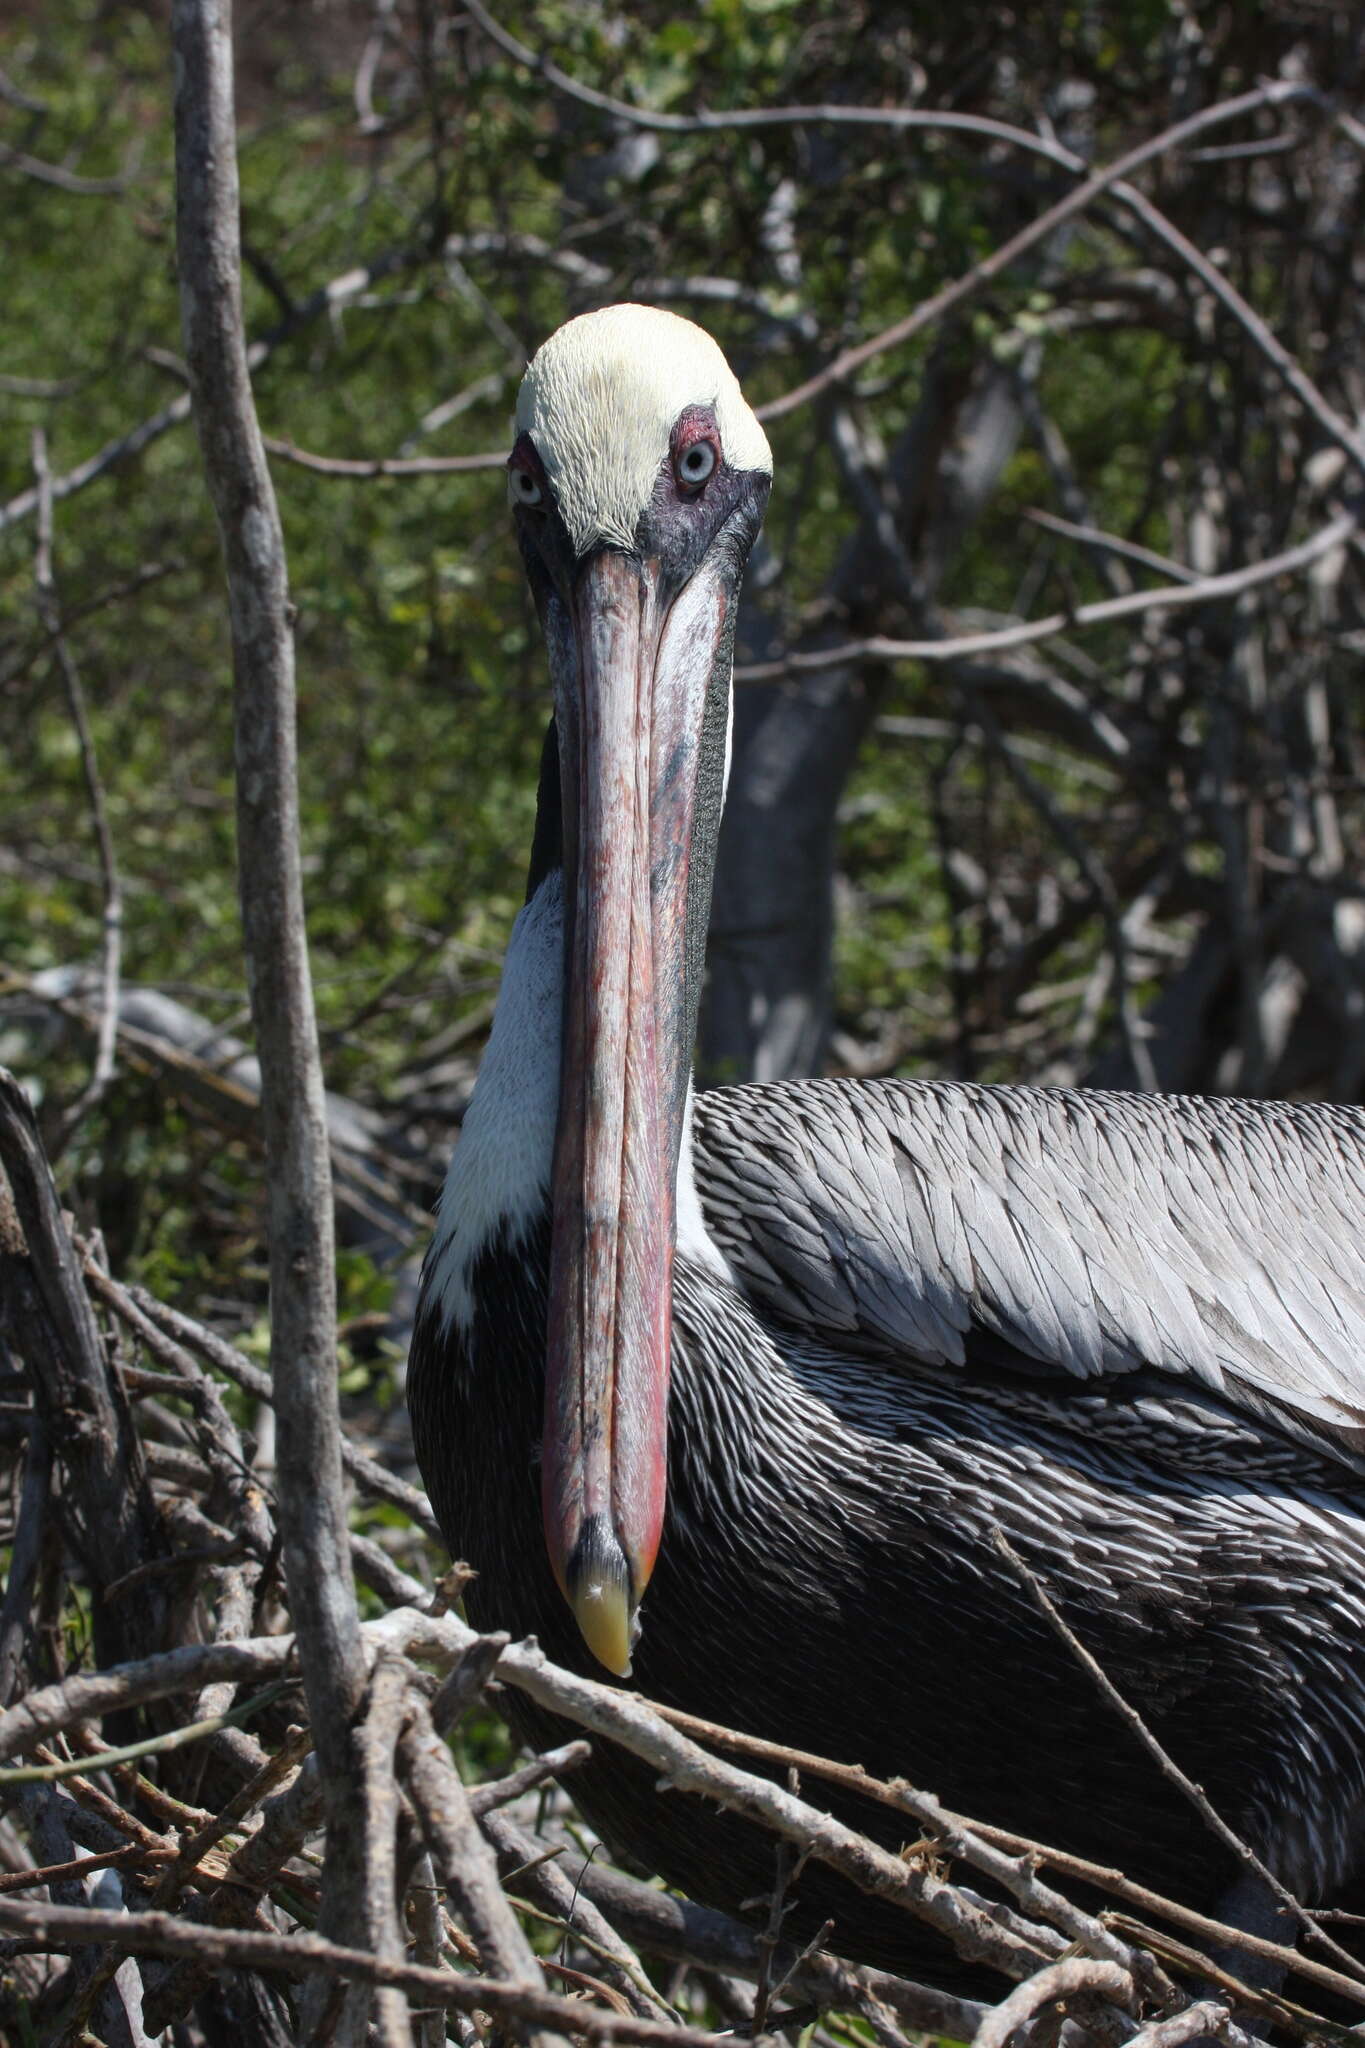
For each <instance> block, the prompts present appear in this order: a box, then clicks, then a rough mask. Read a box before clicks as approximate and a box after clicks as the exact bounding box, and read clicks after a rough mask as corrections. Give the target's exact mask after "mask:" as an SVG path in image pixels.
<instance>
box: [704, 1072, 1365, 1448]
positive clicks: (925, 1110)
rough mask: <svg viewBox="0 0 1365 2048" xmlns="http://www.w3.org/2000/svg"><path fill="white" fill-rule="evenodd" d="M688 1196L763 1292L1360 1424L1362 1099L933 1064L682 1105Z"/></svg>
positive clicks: (1078, 1366)
mask: <svg viewBox="0 0 1365 2048" xmlns="http://www.w3.org/2000/svg"><path fill="white" fill-rule="evenodd" d="M695 1135H696V1147H697V1151H696V1168H697V1178H698V1186H699V1191H700V1194H701V1198H702V1204H703V1207H704V1209H705V1212H706V1215H707V1219H708V1222H709V1223H710V1225H711V1228H712V1231H713V1233H714V1235H715V1238H716V1241H717V1244H718V1245H719V1247H720V1249H721V1251H722V1252H723V1253H724V1254H725V1256H726V1257H727V1259H728V1260H729V1262H730V1265H731V1268H732V1270H733V1271H734V1273H735V1275H736V1278H737V1279H738V1281H739V1282H740V1284H741V1285H742V1286H743V1287H744V1288H745V1289H746V1291H748V1292H749V1293H750V1294H751V1295H752V1296H753V1298H754V1299H755V1300H756V1301H757V1302H758V1303H759V1304H760V1305H761V1306H763V1307H766V1308H767V1309H769V1310H770V1311H771V1312H773V1313H774V1314H776V1315H778V1316H780V1317H781V1318H782V1319H783V1321H785V1322H786V1323H788V1324H789V1325H791V1326H793V1327H794V1328H796V1329H798V1330H800V1329H804V1330H805V1331H807V1332H808V1334H809V1335H810V1336H811V1337H812V1338H813V1339H816V1340H818V1341H822V1342H827V1343H828V1342H835V1343H837V1342H838V1341H839V1340H840V1339H841V1338H844V1339H847V1338H849V1337H854V1338H856V1340H857V1342H858V1343H859V1344H860V1345H861V1346H862V1347H863V1348H864V1349H869V1348H870V1349H873V1350H875V1351H876V1352H877V1353H878V1354H879V1355H890V1356H892V1357H897V1358H903V1359H904V1360H905V1362H906V1363H907V1364H912V1363H914V1362H915V1361H919V1362H922V1363H924V1364H929V1365H961V1364H962V1363H963V1361H964V1357H965V1349H964V1346H965V1343H966V1340H967V1337H968V1333H969V1331H971V1330H972V1329H973V1328H977V1329H983V1330H986V1331H988V1332H990V1333H992V1334H993V1335H994V1336H996V1337H998V1338H1000V1339H1002V1340H1004V1343H1005V1345H1006V1346H1007V1347H1009V1350H1010V1352H1012V1353H1016V1354H1018V1355H1019V1362H1020V1363H1021V1364H1027V1362H1028V1361H1036V1363H1037V1365H1038V1366H1039V1367H1041V1368H1043V1369H1046V1370H1048V1371H1057V1370H1061V1371H1065V1372H1067V1373H1071V1374H1074V1375H1076V1376H1077V1377H1078V1378H1081V1379H1093V1378H1094V1377H1096V1376H1097V1375H1103V1374H1116V1373H1125V1372H1132V1371H1135V1370H1137V1369H1139V1368H1141V1367H1155V1368H1157V1369H1158V1370H1161V1371H1165V1372H1169V1373H1172V1374H1177V1375H1183V1376H1186V1377H1189V1378H1192V1379H1194V1380H1197V1381H1199V1382H1201V1383H1202V1384H1203V1385H1204V1386H1206V1387H1209V1388H1211V1389H1213V1390H1215V1391H1217V1392H1220V1393H1224V1394H1227V1395H1229V1396H1230V1397H1232V1398H1234V1399H1237V1400H1240V1401H1241V1402H1243V1403H1244V1404H1246V1405H1249V1406H1251V1407H1254V1408H1257V1409H1261V1410H1270V1411H1274V1412H1276V1413H1279V1414H1280V1415H1281V1416H1282V1418H1283V1419H1284V1420H1285V1421H1287V1422H1288V1423H1289V1424H1290V1425H1291V1426H1293V1424H1294V1422H1295V1420H1296V1418H1297V1419H1298V1420H1299V1421H1300V1422H1302V1423H1303V1424H1304V1425H1306V1426H1308V1427H1310V1428H1312V1429H1314V1430H1315V1431H1322V1430H1325V1431H1326V1432H1327V1433H1329V1434H1330V1435H1332V1436H1335V1437H1341V1438H1347V1439H1350V1440H1351V1441H1352V1442H1353V1443H1358V1442H1365V1436H1363V1435H1361V1434H1360V1433H1361V1432H1365V1253H1362V1250H1361V1235H1362V1225H1363V1224H1365V1112H1361V1111H1359V1110H1355V1109H1349V1108H1336V1107H1332V1106H1329V1105H1325V1104H1318V1103H1308V1104H1302V1103H1293V1104H1290V1103H1268V1102H1235V1101H1231V1100H1227V1099H1224V1098H1218V1099H1210V1100H1197V1099H1192V1098H1182V1097H1175V1096H1155V1095H1105V1094H1099V1093H1095V1094H1087V1093H1083V1092H1079V1091H1073V1090H1062V1089H1057V1090H1050V1089H1029V1088H976V1087H968V1086H955V1085H952V1084H949V1083H940V1082H883V1083H872V1084H868V1083H862V1084H859V1083H851V1082H838V1081H809V1082H797V1083H793V1084H788V1085H786V1086H783V1087H777V1088H736V1089H722V1090H718V1091H716V1092H715V1093H713V1094H709V1095H702V1096H699V1097H698V1098H697V1102H696V1132H695Z"/></svg>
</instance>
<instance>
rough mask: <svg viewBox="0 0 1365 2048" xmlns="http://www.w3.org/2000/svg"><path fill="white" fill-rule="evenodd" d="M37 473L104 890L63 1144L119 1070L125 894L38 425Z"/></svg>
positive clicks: (51, 591)
mask: <svg viewBox="0 0 1365 2048" xmlns="http://www.w3.org/2000/svg"><path fill="white" fill-rule="evenodd" d="M33 474H34V476H35V478H36V479H37V486H38V538H37V547H36V549H35V551H34V581H35V583H36V585H37V595H38V616H39V618H40V619H41V620H42V623H43V626H44V629H45V631H46V632H47V634H48V636H49V640H50V644H51V646H52V650H53V652H54V654H55V655H56V657H57V666H58V668H59V669H60V671H61V677H62V683H63V685H64V687H65V689H66V701H67V706H68V708H69V710H70V712H71V723H72V724H73V725H74V726H75V728H76V740H77V744H78V746H79V747H80V755H81V772H82V774H83V775H84V777H85V792H86V796H87V799H88V800H89V804H90V820H91V823H92V824H93V826H94V828H95V845H96V847H97V849H98V852H99V864H100V882H101V886H102V890H103V907H102V912H101V944H100V1011H99V1034H98V1038H97V1041H96V1048H95V1067H94V1072H93V1073H92V1074H91V1076H90V1080H89V1082H88V1083H87V1085H86V1087H85V1088H84V1089H83V1090H82V1091H81V1093H80V1095H79V1096H77V1098H76V1100H75V1102H74V1103H72V1105H71V1107H70V1109H69V1110H68V1111H67V1113H66V1115H65V1116H64V1117H63V1119H62V1127H61V1143H63V1144H64V1143H65V1141H66V1140H67V1139H68V1138H69V1137H70V1136H71V1133H72V1132H73V1131H74V1130H75V1128H76V1126H77V1124H78V1123H79V1122H80V1120H81V1118H82V1117H83V1116H84V1115H85V1114H86V1112H87V1110H89V1109H92V1108H93V1107H94V1105H95V1104H96V1103H97V1102H98V1101H99V1099H100V1097H101V1096H102V1095H103V1093H104V1091H105V1089H106V1088H107V1087H108V1086H109V1083H110V1081H111V1080H112V1079H113V1075H114V1050H115V1046H116V1044H117V1039H118V990H119V976H120V968H121V963H122V958H123V895H122V892H121V890H120V888H119V878H118V862H117V861H116V859H115V857H114V835H113V833H112V832H111V830H110V828H109V807H108V805H107V804H106V803H105V800H104V784H103V783H102V782H101V780H100V770H99V762H98V760H97V758H96V755H95V738H94V734H93V733H92V732H91V730H90V717H89V713H88V712H87V710H86V705H85V692H84V690H83V689H82V688H81V678H80V671H79V670H78V668H77V667H76V657H75V656H74V655H73V654H72V652H71V649H70V647H69V645H68V644H67V639H66V635H65V633H64V632H63V630H62V612H61V606H60V604H59V602H58V599H57V586H56V582H55V580H54V577H53V573H52V472H51V470H50V469H49V468H48V461H47V436H46V435H45V434H44V432H43V430H42V428H41V427H35V428H34V430H33ZM58 1149H60V1146H59V1148H58Z"/></svg>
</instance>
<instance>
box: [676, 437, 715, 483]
mask: <svg viewBox="0 0 1365 2048" xmlns="http://www.w3.org/2000/svg"><path fill="white" fill-rule="evenodd" d="M715 466H716V451H715V449H714V448H713V447H712V446H711V443H710V442H709V441H694V442H693V443H692V446H691V447H690V448H685V449H684V450H683V452H682V454H681V455H680V456H679V457H678V477H679V481H680V482H682V483H685V484H692V485H696V484H704V483H705V482H706V479H707V477H709V476H710V474H711V472H712V470H713V469H714V468H715Z"/></svg>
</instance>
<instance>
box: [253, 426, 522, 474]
mask: <svg viewBox="0 0 1365 2048" xmlns="http://www.w3.org/2000/svg"><path fill="white" fill-rule="evenodd" d="M264 446H265V450H266V453H267V454H268V455H274V456H276V457H277V458H278V459H279V460H280V461H282V462H294V463H297V464H298V466H299V468H300V469H310V470H312V471H313V473H314V474H315V475H316V476H349V477H359V478H369V477H378V476H463V475H467V474H468V473H469V472H470V471H471V470H481V469H506V467H507V457H506V456H505V455H503V454H500V453H496V452H492V453H489V454H487V455H411V456H402V455H397V456H387V455H381V456H377V457H375V458H374V459H372V460H367V459H365V458H364V457H351V456H344V455H315V454H314V453H313V452H312V450H311V449H308V448H300V447H297V446H296V444H295V443H294V442H293V441H279V440H276V439H274V438H273V437H272V436H271V435H269V434H267V435H265V437H264Z"/></svg>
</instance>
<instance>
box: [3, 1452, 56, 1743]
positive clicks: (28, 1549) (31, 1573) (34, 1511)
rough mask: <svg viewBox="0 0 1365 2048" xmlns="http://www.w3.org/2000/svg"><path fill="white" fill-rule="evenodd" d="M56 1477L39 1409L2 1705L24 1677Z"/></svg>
mask: <svg viewBox="0 0 1365 2048" xmlns="http://www.w3.org/2000/svg"><path fill="white" fill-rule="evenodd" d="M51 1478H52V1441H51V1438H50V1436H49V1434H48V1429H47V1423H46V1421H45V1420H44V1418H43V1416H42V1415H41V1414H35V1415H34V1417H33V1421H32V1423H31V1424H30V1426H29V1433H28V1460H27V1462H26V1464H25V1466H24V1485H23V1491H22V1492H21V1494H20V1496H19V1525H18V1528H17V1529H16V1531H15V1536H14V1547H13V1549H12V1550H11V1551H10V1561H9V1580H8V1582H7V1584H6V1586H5V1604H4V1608H3V1610H0V1708H3V1707H7V1706H8V1705H9V1703H10V1700H11V1698H12V1696H13V1693H14V1688H15V1685H16V1683H17V1681H18V1677H19V1665H20V1660H21V1659H22V1657H23V1654H24V1640H25V1638H26V1636H27V1634H28V1628H29V1609H30V1607H31V1606H32V1602H33V1588H34V1585H35V1583H36V1581H37V1577H38V1559H39V1556H40V1554H41V1551H42V1547H43V1524H44V1520H45V1518H46V1515H47V1496H48V1486H49V1483H50V1481H51Z"/></svg>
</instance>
